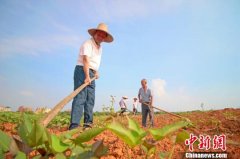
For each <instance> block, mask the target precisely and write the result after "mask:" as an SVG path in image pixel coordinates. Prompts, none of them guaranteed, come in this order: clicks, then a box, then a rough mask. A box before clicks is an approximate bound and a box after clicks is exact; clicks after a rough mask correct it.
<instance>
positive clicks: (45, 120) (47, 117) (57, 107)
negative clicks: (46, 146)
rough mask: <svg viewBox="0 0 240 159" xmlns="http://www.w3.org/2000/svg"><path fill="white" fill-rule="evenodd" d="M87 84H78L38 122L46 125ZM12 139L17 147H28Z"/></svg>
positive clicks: (16, 137) (17, 138)
mask: <svg viewBox="0 0 240 159" xmlns="http://www.w3.org/2000/svg"><path fill="white" fill-rule="evenodd" d="M95 79H96V77H93V78H92V79H91V82H92V81H93V80H95ZM87 85H88V84H87V83H84V84H82V85H81V86H79V87H78V88H77V89H76V90H74V91H73V92H72V93H71V94H69V95H68V96H67V97H65V98H64V99H63V100H61V101H60V102H59V103H58V104H57V105H55V106H54V108H53V109H52V110H51V111H50V112H48V113H47V114H46V115H45V116H44V117H43V118H42V119H40V123H41V124H42V125H43V126H44V127H46V126H47V125H48V123H49V122H50V121H51V120H52V119H53V118H54V117H55V116H56V115H57V114H58V113H59V112H60V111H61V110H62V109H63V107H64V106H65V105H66V104H67V103H68V102H69V101H70V100H72V99H73V98H74V97H75V96H76V95H77V94H78V93H79V92H81V91H82V90H83V89H84V88H85V87H86V86H87ZM13 139H14V140H15V142H16V143H17V146H18V148H19V149H23V151H24V149H25V150H26V147H27V148H28V146H27V145H25V144H24V143H23V142H22V141H21V139H20V138H19V137H18V136H16V135H13Z"/></svg>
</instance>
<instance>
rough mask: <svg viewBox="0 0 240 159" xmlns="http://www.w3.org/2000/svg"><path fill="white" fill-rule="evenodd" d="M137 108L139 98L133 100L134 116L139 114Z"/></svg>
mask: <svg viewBox="0 0 240 159" xmlns="http://www.w3.org/2000/svg"><path fill="white" fill-rule="evenodd" d="M137 106H138V101H137V98H136V97H135V98H133V114H134V115H136V114H137Z"/></svg>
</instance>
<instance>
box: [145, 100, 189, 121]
mask: <svg viewBox="0 0 240 159" xmlns="http://www.w3.org/2000/svg"><path fill="white" fill-rule="evenodd" d="M143 104H144V105H147V106H148V107H150V108H154V109H157V110H160V111H163V112H165V113H167V114H169V115H172V116H175V117H178V118H181V119H185V120H187V121H190V120H189V119H188V118H186V117H183V116H180V115H177V114H173V113H170V112H168V111H166V110H163V109H160V108H158V107H155V106H152V105H150V104H148V103H143Z"/></svg>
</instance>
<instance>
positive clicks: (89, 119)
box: [69, 23, 113, 130]
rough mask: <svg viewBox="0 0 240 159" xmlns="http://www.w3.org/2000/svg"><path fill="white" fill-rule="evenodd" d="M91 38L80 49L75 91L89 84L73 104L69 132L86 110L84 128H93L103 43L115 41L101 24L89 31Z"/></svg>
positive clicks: (76, 68) (78, 122) (77, 123)
mask: <svg viewBox="0 0 240 159" xmlns="http://www.w3.org/2000/svg"><path fill="white" fill-rule="evenodd" d="M88 33H89V34H90V35H91V38H90V39H88V40H86V41H85V42H84V43H83V44H82V45H81V47H80V51H79V56H78V59H77V65H76V67H75V70H74V90H76V89H77V88H78V87H79V86H81V85H82V84H84V83H87V84H88V85H87V87H85V88H84V89H83V90H82V91H81V92H79V94H77V95H76V96H75V97H74V99H73V102H72V111H71V120H70V126H69V130H71V129H74V128H77V127H78V126H79V124H80V119H81V117H82V115H83V110H84V124H83V128H84V129H85V128H91V126H92V123H93V107H94V103H95V80H93V81H92V82H91V78H93V77H96V79H98V78H99V73H98V70H99V66H100V63H101V56H102V46H101V43H102V42H106V43H110V42H112V41H113V37H112V35H111V34H110V33H109V32H108V27H107V25H106V24H104V23H100V24H99V25H98V27H97V28H92V29H89V30H88Z"/></svg>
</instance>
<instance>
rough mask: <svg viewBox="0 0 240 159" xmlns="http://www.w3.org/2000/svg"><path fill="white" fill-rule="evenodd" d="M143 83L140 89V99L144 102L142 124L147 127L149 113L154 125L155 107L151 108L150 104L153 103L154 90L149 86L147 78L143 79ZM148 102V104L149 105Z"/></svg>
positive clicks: (151, 122)
mask: <svg viewBox="0 0 240 159" xmlns="http://www.w3.org/2000/svg"><path fill="white" fill-rule="evenodd" d="M141 85H142V87H141V88H140V89H139V91H138V99H139V102H140V103H141V104H142V105H141V106H142V126H143V127H146V126H147V124H146V122H147V116H148V114H149V118H150V124H151V125H150V126H151V127H153V126H154V124H153V109H152V108H150V107H149V106H148V105H152V99H153V97H152V92H151V90H150V89H149V88H148V87H147V80H146V79H142V80H141ZM147 104H148V105H147Z"/></svg>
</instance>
